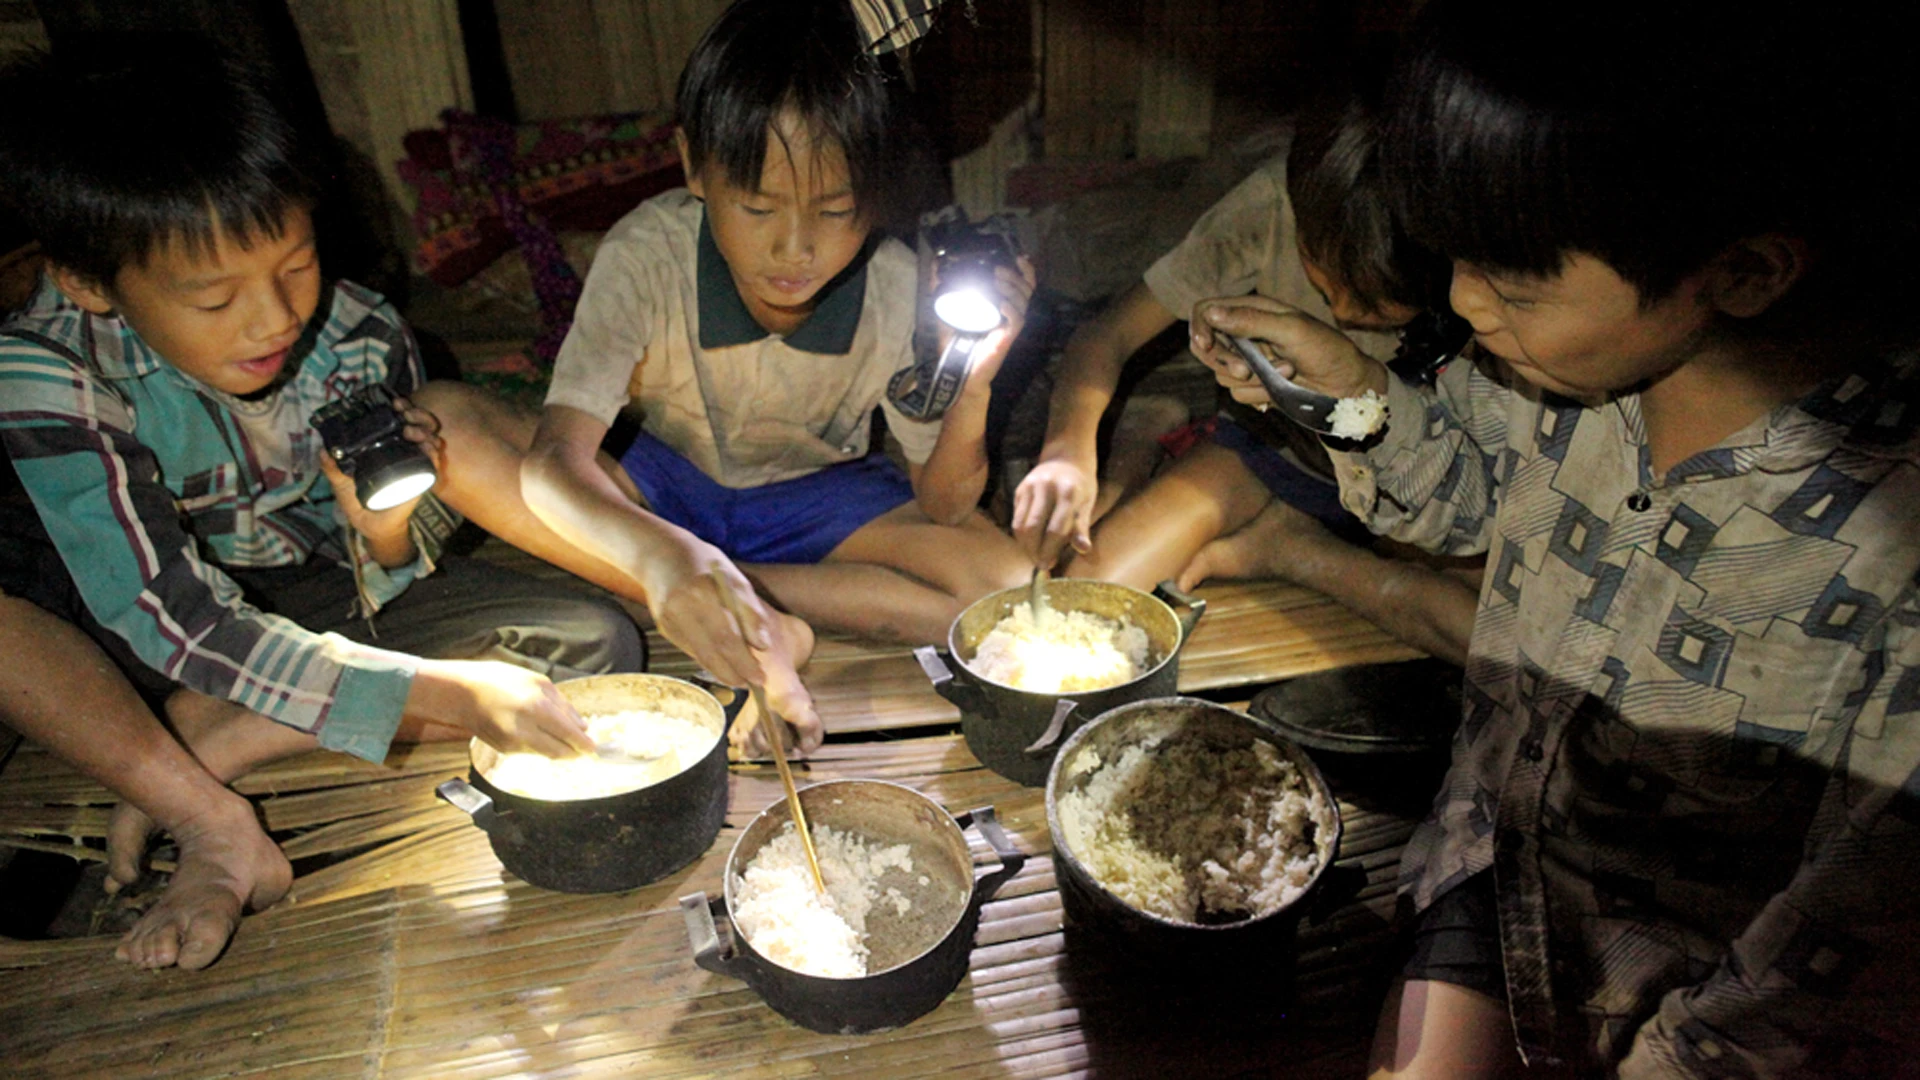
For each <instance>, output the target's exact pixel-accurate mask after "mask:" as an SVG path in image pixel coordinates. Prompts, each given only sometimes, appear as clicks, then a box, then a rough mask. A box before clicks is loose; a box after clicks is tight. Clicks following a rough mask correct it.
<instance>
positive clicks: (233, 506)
mask: <svg viewBox="0 0 1920 1080" xmlns="http://www.w3.org/2000/svg"><path fill="white" fill-rule="evenodd" d="M239 503H240V470H239V469H238V468H237V467H236V466H235V465H234V464H233V463H231V462H222V463H220V464H218V465H215V466H214V467H213V468H211V469H206V470H203V471H201V472H197V473H193V474H192V475H190V476H188V477H186V478H185V479H184V480H182V481H181V482H180V484H179V486H178V487H176V488H175V489H174V506H175V507H176V508H177V509H178V510H179V511H180V516H181V517H182V519H184V520H185V521H186V523H187V527H188V530H189V531H190V532H192V533H193V534H194V536H196V537H198V538H200V539H202V540H207V539H211V538H213V537H216V536H229V535H232V534H233V533H235V532H237V531H239Z"/></svg>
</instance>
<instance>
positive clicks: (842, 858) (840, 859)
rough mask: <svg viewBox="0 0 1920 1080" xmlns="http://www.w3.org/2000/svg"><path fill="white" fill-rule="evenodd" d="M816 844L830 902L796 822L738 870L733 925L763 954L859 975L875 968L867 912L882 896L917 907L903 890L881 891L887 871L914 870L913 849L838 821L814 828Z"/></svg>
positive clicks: (827, 973) (790, 964)
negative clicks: (825, 898) (871, 836)
mask: <svg viewBox="0 0 1920 1080" xmlns="http://www.w3.org/2000/svg"><path fill="white" fill-rule="evenodd" d="M813 847H814V853H815V854H816V855H818V856H819V858H820V876H821V877H822V878H824V879H825V880H826V883H827V893H828V897H829V900H828V902H825V903H823V902H822V900H821V897H820V891H819V890H818V889H816V888H814V885H813V872H812V871H811V870H809V869H808V868H807V852H806V849H805V848H804V847H803V846H802V845H801V843H800V834H799V832H797V831H796V830H795V829H794V827H793V822H791V821H789V822H787V823H786V824H784V825H782V826H781V828H780V832H779V833H778V834H776V835H775V836H774V837H773V839H771V840H769V841H767V842H766V843H765V844H764V845H762V846H761V848H760V850H759V851H757V852H754V855H753V858H751V859H749V860H747V865H746V866H744V867H742V869H741V873H740V874H738V875H735V877H734V879H733V925H734V926H735V927H737V928H738V929H739V930H740V932H741V933H742V934H745V935H746V938H747V941H749V942H751V943H752V945H753V947H754V950H755V951H757V952H758V953H759V954H760V955H761V956H764V957H766V958H767V959H769V960H771V961H773V962H774V963H776V964H779V965H780V966H781V967H784V968H787V969H789V970H792V971H798V972H801V973H803V974H806V975H820V976H824V977H826V978H830V979H855V978H859V977H860V976H863V975H865V974H866V973H867V942H866V936H867V913H868V912H870V911H872V910H873V906H874V905H875V904H876V903H879V902H882V901H884V902H886V903H887V904H889V905H891V906H892V907H893V909H894V911H895V912H896V913H898V914H902V915H904V914H906V912H907V911H908V910H909V909H910V908H912V906H913V902H912V901H911V900H909V899H908V898H907V897H906V896H905V895H903V894H902V893H901V892H900V890H899V889H897V888H894V889H888V890H887V891H886V893H885V894H884V895H882V894H881V892H880V875H881V874H883V873H885V872H886V871H887V869H888V868H889V867H897V868H898V869H900V870H902V871H904V872H907V873H911V872H912V871H913V854H912V849H911V848H910V847H909V846H908V845H906V844H892V845H885V844H880V843H876V842H873V841H869V840H867V839H865V838H863V837H861V836H859V835H856V834H854V833H851V832H844V831H841V830H839V829H835V828H834V827H832V826H831V825H815V826H813Z"/></svg>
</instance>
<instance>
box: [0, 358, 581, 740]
mask: <svg viewBox="0 0 1920 1080" xmlns="http://www.w3.org/2000/svg"><path fill="white" fill-rule="evenodd" d="M0 352H3V353H4V358H3V362H0V368H4V371H5V375H4V386H0V401H3V402H4V403H5V404H4V406H3V407H0V436H4V440H5V443H6V448H7V452H8V453H9V454H11V455H12V457H13V460H14V463H15V467H16V470H17V471H18V473H19V475H20V480H21V483H22V485H23V486H25V487H26V489H27V492H28V494H29V495H30V496H31V497H32V498H33V501H34V505H35V507H36V509H38V511H39V512H40V516H41V520H42V521H43V522H44V523H45V525H46V528H47V532H48V534H49V535H50V536H51V537H52V539H53V541H54V544H55V546H56V547H57V548H58V549H59V551H60V554H61V558H62V559H63V560H64V561H65V562H66V564H67V566H68V567H69V569H70V570H71V571H72V572H73V577H74V582H75V584H76V585H77V586H78V588H79V590H80V594H81V598H82V599H83V600H84V601H85V602H86V604H87V608H88V610H89V611H90V612H92V614H93V616H94V618H95V619H97V620H98V621H99V622H100V624H101V625H102V626H104V627H105V628H106V629H107V630H108V631H109V632H111V633H114V634H116V635H118V636H119V637H120V638H121V639H122V640H123V641H125V642H126V643H127V645H128V647H129V648H130V649H131V650H132V651H133V653H134V654H135V655H136V656H138V657H139V658H140V659H141V660H142V661H143V662H144V663H146V664H147V665H148V666H149V667H151V668H153V669H154V670H155V671H157V672H159V673H161V674H162V675H164V676H166V677H167V678H168V679H170V680H173V681H174V682H177V683H179V684H181V685H182V686H185V687H187V688H189V689H192V690H196V691H199V692H200V693H203V694H206V695H208V696H210V697H215V698H219V699H222V700H226V701H232V702H234V703H236V704H238V705H241V706H243V707H245V708H248V709H251V710H253V711H254V712H257V713H260V714H261V715H263V716H266V717H268V718H269V719H272V720H275V721H277V722H279V723H282V724H285V725H287V726H289V727H292V728H296V729H298V730H301V731H305V732H308V733H310V734H312V735H314V736H315V737H316V738H317V739H318V741H319V743H320V745H321V746H323V747H327V748H328V749H333V750H340V751H344V752H347V753H351V754H355V755H357V756H360V757H364V758H366V759H368V760H370V761H376V762H377V761H380V760H383V759H384V758H385V757H386V753H387V746H388V744H389V743H390V742H391V741H392V739H393V735H394V732H395V731H396V730H397V729H398V728H399V726H400V721H401V718H402V716H403V715H404V714H405V713H406V712H407V711H408V710H409V709H410V708H411V707H413V706H414V705H416V704H418V703H417V702H415V701H414V696H415V692H416V690H418V689H420V687H418V686H417V685H416V673H417V672H420V671H422V670H424V669H432V670H433V671H434V672H436V673H437V676H436V677H430V678H429V680H428V681H429V682H435V683H438V684H440V685H441V686H442V687H443V688H444V689H446V690H449V691H455V692H449V693H443V694H441V695H439V696H438V697H435V698H434V700H433V702H432V704H433V706H434V708H435V712H434V713H433V715H431V716H430V717H429V718H430V719H436V720H440V721H442V722H444V723H450V724H455V725H457V726H460V727H462V728H464V729H466V730H469V731H474V732H475V733H477V734H486V735H488V736H489V741H496V744H497V745H502V746H503V747H504V748H509V749H511V748H516V747H530V748H535V749H541V750H543V751H544V752H548V753H560V752H564V748H565V747H566V746H576V747H582V746H584V745H585V744H587V743H588V740H587V739H586V735H585V730H584V729H583V728H581V727H580V726H579V721H578V718H577V717H575V716H573V715H572V713H571V711H570V710H568V711H567V712H565V713H561V712H557V711H554V710H551V709H544V708H541V707H540V703H539V702H538V701H537V700H535V699H536V698H537V697H538V695H537V694H535V693H534V691H535V690H537V687H532V688H530V687H526V686H519V684H518V683H516V684H515V685H516V686H518V690H517V691H512V692H502V691H500V690H498V689H497V688H495V687H493V686H491V685H489V684H487V682H486V680H484V679H483V678H481V675H482V674H483V673H482V672H479V671H478V670H477V669H479V668H483V667H493V666H504V665H474V664H454V663H451V662H440V663H435V662H429V661H421V660H419V659H417V658H415V657H412V656H407V655H405V654H402V653H395V652H390V651H388V650H385V649H378V648H374V647H372V646H367V645H360V644H357V643H355V642H352V641H349V640H347V639H346V638H343V637H341V636H339V635H337V634H315V633H313V632H311V631H308V630H306V629H304V628H302V627H300V626H298V625H297V624H295V623H293V622H291V621H289V620H287V619H285V618H282V617H280V616H277V615H269V614H266V613H263V612H261V611H260V610H258V609H257V608H254V607H253V606H252V605H250V604H248V603H247V602H246V601H245V600H244V599H243V597H242V595H241V591H240V589H239V588H238V587H237V586H236V585H235V584H234V583H233V581H232V580H231V579H229V578H228V577H227V576H226V574H224V573H223V572H221V571H220V570H219V569H218V568H217V567H214V566H212V565H210V564H208V563H207V562H205V561H204V560H203V559H202V558H201V557H200V553H199V545H198V543H196V541H195V540H194V538H193V537H192V536H190V535H188V534H187V532H186V531H185V530H184V529H183V528H182V527H181V524H180V518H179V511H178V509H177V506H176V504H175V501H174V497H173V493H172V492H171V491H169V490H167V488H166V487H165V486H164V485H162V484H161V483H160V480H159V476H160V469H159V463H158V461H157V460H156V459H155V457H154V455H153V452H152V451H151V450H149V449H148V448H147V447H146V446H145V445H144V444H143V443H141V442H140V440H139V439H138V438H137V437H135V435H134V432H133V429H132V421H133V418H132V416H131V414H130V413H129V412H128V411H127V409H126V408H125V406H124V405H122V404H121V403H120V401H119V399H118V398H117V397H115V396H114V394H113V392H112V390H111V389H110V388H109V387H107V386H105V385H102V384H100V383H98V382H96V381H94V380H92V379H91V378H90V377H89V376H88V375H87V374H86V372H85V371H84V370H83V369H81V368H79V367H77V366H76V365H73V364H70V363H68V362H66V361H65V360H63V359H61V358H59V357H56V356H53V355H51V354H49V353H47V352H45V351H43V350H40V349H36V348H33V347H28V346H23V345H16V344H15V343H13V342H7V343H5V345H4V346H0ZM262 657H264V658H268V661H269V662H267V663H260V662H259V658H262ZM442 669H447V670H442ZM521 674H522V675H524V676H525V679H521V680H520V682H525V681H526V680H527V679H533V680H538V681H539V682H542V683H544V682H545V681H546V680H545V679H544V678H543V677H541V676H537V675H533V674H532V673H521ZM428 696H432V695H431V694H429V695H428Z"/></svg>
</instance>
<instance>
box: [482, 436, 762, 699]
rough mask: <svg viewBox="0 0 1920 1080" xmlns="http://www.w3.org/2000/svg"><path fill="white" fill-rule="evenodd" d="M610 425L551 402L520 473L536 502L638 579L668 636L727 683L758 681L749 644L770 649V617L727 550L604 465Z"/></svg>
mask: <svg viewBox="0 0 1920 1080" xmlns="http://www.w3.org/2000/svg"><path fill="white" fill-rule="evenodd" d="M609 426H610V425H608V424H607V423H606V422H604V421H602V420H600V419H599V418H598V417H595V416H592V415H590V414H588V413H585V412H582V411H581V410H579V409H576V408H573V407H571V406H567V405H548V406H547V407H546V409H545V411H544V412H543V413H542V415H541V418H540V427H539V430H538V431H537V432H535V434H534V437H533V448H532V450H531V451H529V452H528V455H527V459H526V461H525V463H524V464H523V465H522V466H521V470H520V491H521V496H522V497H523V498H524V499H525V500H526V503H527V508H528V509H529V510H532V511H533V513H534V515H535V516H536V517H538V518H539V519H540V520H541V521H543V522H545V523H546V525H547V527H548V528H550V529H552V530H553V531H554V532H556V533H558V534H559V535H560V537H561V538H562V539H564V540H566V541H567V542H568V543H571V544H573V545H575V546H576V547H579V548H580V549H581V550H583V551H586V552H588V553H589V554H591V555H593V556H594V557H596V558H599V559H601V560H603V561H605V562H606V563H607V564H608V565H610V566H612V567H613V568H614V569H615V570H617V571H619V572H620V573H621V574H623V575H625V576H626V577H628V578H629V579H631V580H632V581H633V582H634V584H635V585H636V587H637V589H638V591H639V593H640V595H641V596H643V597H644V598H645V600H646V604H647V610H648V611H649V612H651V613H652V614H653V619H654V625H656V626H658V627H659V628H660V632H661V633H662V634H664V635H666V637H667V640H669V641H671V642H673V643H674V644H675V645H677V646H679V647H680V648H681V649H683V650H684V651H685V652H686V653H687V655H689V656H691V657H693V658H694V660H695V661H697V662H698V663H700V664H701V665H703V666H704V667H706V668H707V670H709V671H711V672H712V673H713V674H714V675H715V676H716V677H718V678H719V679H720V680H721V681H722V682H726V683H729V684H730V685H734V686H742V685H746V684H747V683H750V682H759V681H760V680H761V679H762V678H763V674H762V672H761V669H760V662H759V661H758V660H757V659H756V658H755V657H754V655H753V653H752V652H751V651H750V650H749V646H751V648H754V649H762V650H765V649H768V648H771V642H772V638H771V629H770V627H769V623H770V621H771V618H772V617H771V615H770V614H769V613H768V612H767V610H766V608H765V606H764V605H763V604H762V603H761V601H760V600H759V598H758V597H757V596H756V595H755V593H754V590H753V585H752V583H750V582H749V581H748V580H747V579H746V576H745V575H743V574H741V573H740V571H739V569H738V568H737V567H735V566H734V565H733V562H732V560H730V559H728V558H727V557H726V555H725V554H724V553H722V552H721V551H720V549H719V548H716V547H714V546H713V545H712V544H709V543H707V542H706V541H704V540H702V539H700V538H699V537H697V536H695V535H693V534H692V533H691V532H688V531H687V530H686V529H683V528H681V527H680V526H678V525H675V524H673V523H672V522H669V521H665V520H662V519H661V518H659V517H658V516H656V515H654V514H652V513H650V512H649V511H647V510H646V509H645V508H643V507H642V506H640V505H639V504H638V503H636V502H635V501H634V500H633V498H631V497H629V496H628V495H627V494H626V493H625V492H623V491H622V490H621V489H620V487H619V485H618V484H616V483H615V481H614V479H613V477H611V476H609V475H608V474H607V473H606V471H605V470H603V469H602V468H601V466H600V463H599V461H598V458H597V454H598V452H599V448H600V440H601V439H602V438H604V437H605V436H606V433H607V428H608V427H609ZM716 570H717V571H719V572H720V573H722V574H725V575H726V576H727V577H728V578H729V579H730V580H731V581H732V582H733V583H734V589H735V591H736V593H737V594H738V595H739V596H740V597H741V598H742V599H743V600H744V601H745V604H744V605H743V606H745V607H746V608H747V609H748V611H749V612H750V619H749V622H750V623H751V625H738V624H736V623H735V622H734V620H733V616H732V615H731V614H730V613H729V612H728V610H727V607H726V604H725V603H724V601H723V599H722V598H721V596H720V594H719V592H718V590H717V589H716V587H715V585H714V582H713V579H712V573H713V572H714V571H716ZM737 625H738V628H737V629H736V626H737Z"/></svg>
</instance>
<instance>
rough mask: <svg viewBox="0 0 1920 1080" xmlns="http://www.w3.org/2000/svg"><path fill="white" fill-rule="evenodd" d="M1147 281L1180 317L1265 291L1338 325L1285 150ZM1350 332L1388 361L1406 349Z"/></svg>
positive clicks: (1212, 211) (1392, 338)
mask: <svg viewBox="0 0 1920 1080" xmlns="http://www.w3.org/2000/svg"><path fill="white" fill-rule="evenodd" d="M1142 276H1143V277H1144V278H1145V280H1146V283H1147V288H1148V289H1150V290H1152V292H1153V298H1154V299H1155V300H1158V301H1160V304H1161V306H1162V307H1164V308H1166V309H1167V310H1168V311H1171V312H1173V314H1174V315H1175V317H1177V318H1181V319H1185V318H1188V317H1190V316H1191V315H1192V314H1193V305H1194V304H1195V303H1197V302H1199V301H1201V300H1207V299H1211V298H1213V297H1218V296H1245V295H1246V294H1248V293H1259V294H1260V295H1261V296H1268V297H1272V298H1273V299H1275V300H1278V301H1280V302H1281V303H1284V304H1291V305H1293V306H1294V307H1297V308H1299V309H1300V310H1301V311H1304V312H1306V313H1307V314H1308V315H1311V316H1313V317H1314V318H1316V319H1319V320H1320V321H1321V322H1324V323H1327V324H1328V325H1332V324H1333V310H1332V309H1331V308H1329V307H1328V306H1327V302H1326V300H1324V299H1322V298H1321V296H1320V292H1319V290H1317V289H1315V288H1314V287H1313V282H1311V281H1309V280H1307V269H1306V267H1305V266H1303V265H1302V264H1301V262H1300V243H1299V236H1298V234H1297V233H1296V231H1295V229H1294V222H1293V200H1291V199H1289V198H1288V197H1287V152H1286V150H1284V149H1282V150H1281V151H1280V152H1279V153H1278V154H1275V155H1274V156H1273V157H1271V158H1268V159H1267V160H1266V161H1264V162H1262V163H1261V165H1260V167H1259V168H1257V169H1255V170H1254V171H1253V174H1252V175H1251V176H1248V177H1247V178H1246V179H1245V180H1242V181H1241V182H1240V183H1239V185H1237V186H1236V187H1235V188H1234V189H1233V190H1232V191H1229V192H1227V193H1226V194H1225V195H1224V196H1222V197H1221V199H1220V201H1219V202H1217V203H1214V204H1213V206H1212V207H1211V208H1209V209H1208V210H1207V212H1206V213H1204V214H1202V215H1200V220H1199V221H1196V222H1194V224H1193V228H1192V229H1190V230H1188V232H1187V237H1186V239H1184V240H1182V241H1180V243H1179V245H1178V246H1176V247H1175V248H1174V249H1173V250H1172V251H1169V252H1167V253H1166V254H1165V255H1162V256H1161V257H1160V258H1159V259H1158V260H1157V261H1155V262H1154V264H1153V265H1152V266H1150V267H1148V268H1147V272H1146V273H1145V274H1144V275H1142ZM1346 334H1347V337H1349V338H1351V339H1352V340H1353V343H1354V344H1355V345H1357V346H1359V347H1360V351H1361V352H1364V353H1366V354H1367V355H1368V356H1371V357H1373V358H1374V359H1375V360H1380V361H1383V362H1384V361H1387V360H1390V359H1392V358H1393V353H1394V350H1395V349H1397V348H1398V347H1399V345H1400V337H1399V335H1398V334H1387V333H1378V332H1374V331H1346Z"/></svg>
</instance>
